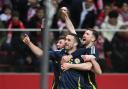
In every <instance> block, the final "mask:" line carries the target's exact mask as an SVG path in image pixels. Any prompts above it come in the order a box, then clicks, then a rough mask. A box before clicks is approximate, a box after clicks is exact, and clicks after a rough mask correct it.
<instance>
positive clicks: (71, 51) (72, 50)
mask: <svg viewBox="0 0 128 89" xmlns="http://www.w3.org/2000/svg"><path fill="white" fill-rule="evenodd" d="M76 49H77V48H76V47H74V48H72V49H70V50H68V54H71V53H73V52H75V51H76Z"/></svg>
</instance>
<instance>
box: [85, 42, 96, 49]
mask: <svg viewBox="0 0 128 89" xmlns="http://www.w3.org/2000/svg"><path fill="white" fill-rule="evenodd" d="M93 45H94V43H93V42H90V43H89V44H88V45H86V46H85V47H86V48H90V47H91V46H93Z"/></svg>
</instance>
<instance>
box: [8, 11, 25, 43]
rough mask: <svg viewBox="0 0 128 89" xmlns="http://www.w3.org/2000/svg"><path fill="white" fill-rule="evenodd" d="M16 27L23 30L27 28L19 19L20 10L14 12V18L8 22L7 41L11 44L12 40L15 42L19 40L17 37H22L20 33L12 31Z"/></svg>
mask: <svg viewBox="0 0 128 89" xmlns="http://www.w3.org/2000/svg"><path fill="white" fill-rule="evenodd" d="M14 28H19V29H22V30H23V29H24V28H25V26H24V24H23V23H22V22H21V20H20V19H19V14H18V12H13V14H12V19H11V20H10V22H9V24H8V31H9V32H8V34H7V41H6V42H7V44H11V41H13V42H14V43H15V42H17V39H18V38H19V37H20V34H19V33H17V32H13V31H12V30H13V29H14ZM17 37H18V38H17ZM14 39H15V40H14ZM13 42H12V43H13Z"/></svg>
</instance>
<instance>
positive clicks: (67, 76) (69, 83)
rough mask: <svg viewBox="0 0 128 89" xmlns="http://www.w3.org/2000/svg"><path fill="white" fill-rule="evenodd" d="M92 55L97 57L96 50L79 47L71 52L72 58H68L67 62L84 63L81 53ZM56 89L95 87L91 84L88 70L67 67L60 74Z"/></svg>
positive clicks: (91, 88)
mask: <svg viewBox="0 0 128 89" xmlns="http://www.w3.org/2000/svg"><path fill="white" fill-rule="evenodd" d="M85 54H88V55H90V54H91V55H94V56H95V57H96V59H97V58H98V53H97V52H96V50H94V49H93V47H91V48H87V49H86V48H80V49H78V50H76V51H75V52H74V53H72V56H73V58H72V59H70V61H69V63H72V64H80V63H84V60H83V59H82V58H81V55H85ZM58 89H96V88H95V84H93V82H92V79H91V75H90V72H89V71H82V70H76V69H69V70H67V71H64V72H63V73H62V74H61V78H60V83H59V88H58Z"/></svg>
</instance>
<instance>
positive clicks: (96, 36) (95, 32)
mask: <svg viewBox="0 0 128 89" xmlns="http://www.w3.org/2000/svg"><path fill="white" fill-rule="evenodd" d="M88 30H90V31H92V34H93V36H94V37H95V41H96V40H97V39H98V36H99V33H98V32H97V31H96V30H95V29H92V28H88Z"/></svg>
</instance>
